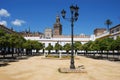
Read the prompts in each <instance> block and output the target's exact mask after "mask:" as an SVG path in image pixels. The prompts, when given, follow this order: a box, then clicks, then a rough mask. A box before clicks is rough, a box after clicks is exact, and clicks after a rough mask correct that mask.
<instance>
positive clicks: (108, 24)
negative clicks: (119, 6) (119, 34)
mask: <svg viewBox="0 0 120 80" xmlns="http://www.w3.org/2000/svg"><path fill="white" fill-rule="evenodd" d="M105 24H106V25H107V29H108V31H109V26H110V25H111V24H112V21H111V20H110V19H107V20H106V21H105Z"/></svg>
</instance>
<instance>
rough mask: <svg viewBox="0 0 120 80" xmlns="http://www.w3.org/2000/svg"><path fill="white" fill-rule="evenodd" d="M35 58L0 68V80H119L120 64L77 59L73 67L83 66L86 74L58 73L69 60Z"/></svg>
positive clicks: (67, 65)
mask: <svg viewBox="0 0 120 80" xmlns="http://www.w3.org/2000/svg"><path fill="white" fill-rule="evenodd" d="M42 57H43V56H35V57H31V58H28V59H24V60H20V61H18V62H11V63H9V65H7V66H4V67H0V80H120V62H110V61H106V60H95V59H90V58H85V57H81V56H80V57H79V59H77V60H75V66H76V67H77V66H80V65H84V66H85V69H86V71H87V73H60V72H58V68H66V67H69V65H70V60H58V59H43V58H42Z"/></svg>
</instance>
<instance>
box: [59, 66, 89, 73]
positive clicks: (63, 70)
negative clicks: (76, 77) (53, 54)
mask: <svg viewBox="0 0 120 80" xmlns="http://www.w3.org/2000/svg"><path fill="white" fill-rule="evenodd" d="M58 71H59V72H61V73H87V71H86V70H85V68H84V66H83V65H81V66H78V67H77V68H75V69H70V68H59V69H58Z"/></svg>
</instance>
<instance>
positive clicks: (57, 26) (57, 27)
mask: <svg viewBox="0 0 120 80" xmlns="http://www.w3.org/2000/svg"><path fill="white" fill-rule="evenodd" d="M53 35H62V25H61V23H60V17H59V16H57V17H56V23H55V24H54V32H53Z"/></svg>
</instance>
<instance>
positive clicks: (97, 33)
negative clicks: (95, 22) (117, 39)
mask: <svg viewBox="0 0 120 80" xmlns="http://www.w3.org/2000/svg"><path fill="white" fill-rule="evenodd" d="M105 32H106V29H105V28H96V29H95V30H94V35H95V36H99V35H101V34H103V33H105Z"/></svg>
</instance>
